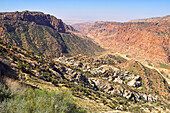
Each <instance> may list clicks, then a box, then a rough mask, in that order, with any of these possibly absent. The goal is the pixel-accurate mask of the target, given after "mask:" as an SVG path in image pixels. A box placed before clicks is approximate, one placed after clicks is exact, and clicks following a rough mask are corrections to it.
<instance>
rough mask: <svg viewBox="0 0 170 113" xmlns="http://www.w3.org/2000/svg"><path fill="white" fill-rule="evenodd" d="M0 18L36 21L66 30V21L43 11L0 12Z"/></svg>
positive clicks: (59, 29)
mask: <svg viewBox="0 0 170 113" xmlns="http://www.w3.org/2000/svg"><path fill="white" fill-rule="evenodd" d="M0 20H13V21H18V20H21V21H28V22H35V23H36V24H38V25H45V26H49V27H52V28H53V29H55V30H56V31H58V32H62V33H64V32H65V27H64V23H63V22H62V20H61V19H57V18H56V17H54V16H51V15H49V14H44V13H42V12H29V11H23V12H14V13H0Z"/></svg>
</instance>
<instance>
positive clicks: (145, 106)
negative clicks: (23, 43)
mask: <svg viewBox="0 0 170 113" xmlns="http://www.w3.org/2000/svg"><path fill="white" fill-rule="evenodd" d="M10 79H13V80H10ZM14 80H15V81H14ZM2 85H3V86H2ZM28 86H29V87H31V89H32V88H33V89H34V90H31V91H29V90H28ZM3 87H6V89H3ZM44 88H46V90H47V91H48V92H49V93H48V92H46V91H44V90H43V89H44ZM38 89H40V90H38ZM63 90H66V91H63ZM9 91H10V92H9ZM51 91H62V92H59V95H58V96H56V97H55V98H59V100H56V99H55V98H54V97H53V96H55V95H56V94H55V93H54V92H52V94H50V92H51ZM68 91H71V94H72V96H74V98H73V99H74V100H72V96H69V95H68V94H67V93H66V92H68ZM0 92H1V93H0V95H1V96H0V102H1V104H0V109H1V111H2V112H6V111H11V110H12V111H17V110H18V111H23V110H26V111H27V110H29V109H30V110H31V111H34V112H35V111H37V110H45V109H46V110H47V111H49V110H53V111H54V109H56V110H58V109H59V108H60V109H61V108H62V107H64V106H62V105H63V104H62V103H65V102H67V104H65V105H66V106H68V107H67V109H68V108H70V107H71V108H72V109H71V110H76V109H79V110H81V109H82V108H83V109H85V110H86V111H87V112H103V111H112V112H113V111H116V112H123V111H126V112H127V111H128V112H154V111H155V112H159V111H160V112H168V111H169V110H168V103H167V102H168V96H169V89H168V84H167V82H166V80H165V79H164V78H163V77H162V76H161V74H160V73H159V72H157V71H156V70H154V69H150V68H147V67H145V66H144V65H142V64H141V63H139V62H137V61H134V60H128V59H124V58H123V57H121V56H119V55H115V54H112V53H111V54H107V55H102V56H100V57H94V58H91V57H87V56H82V55H77V56H73V57H60V58H56V59H48V58H44V57H42V56H39V55H35V54H34V53H32V52H29V51H26V50H25V49H22V48H19V47H18V46H15V45H13V44H11V43H9V42H5V41H4V40H0ZM27 92H28V93H27ZM57 94H58V93H57ZM43 95H45V96H43ZM37 96H38V97H37ZM50 96H52V98H50ZM62 96H64V97H62ZM36 100H37V101H36ZM51 100H53V101H51ZM49 101H50V102H49ZM56 101H57V102H56ZM58 101H59V102H58ZM60 101H61V102H60ZM73 101H74V102H75V103H76V105H74V103H73ZM17 102H20V103H23V104H21V105H22V106H21V105H20V104H18V103H17ZM53 102H55V103H54V104H57V105H58V106H60V107H59V108H58V106H56V107H55V108H54V105H53V104H52V103H53ZM26 103H27V104H26ZM30 103H33V104H30ZM34 104H37V105H36V107H35V106H33V105H34ZM24 105H26V106H24ZM44 105H46V106H48V108H46V107H44ZM72 105H74V106H72ZM4 106H5V107H4ZM7 106H8V107H7ZM37 106H38V107H40V108H42V109H37ZM49 106H50V108H49ZM77 106H81V109H80V108H79V107H77ZM26 111H25V112H26ZM76 112H78V111H76ZM81 113H82V112H81Z"/></svg>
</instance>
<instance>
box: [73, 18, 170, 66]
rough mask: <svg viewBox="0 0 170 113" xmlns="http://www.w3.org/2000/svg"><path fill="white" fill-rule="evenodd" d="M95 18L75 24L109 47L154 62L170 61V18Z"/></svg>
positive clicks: (81, 30)
mask: <svg viewBox="0 0 170 113" xmlns="http://www.w3.org/2000/svg"><path fill="white" fill-rule="evenodd" d="M169 20H170V19H169V16H167V18H166V19H162V21H161V19H159V21H156V22H155V21H151V22H125V23H119V22H95V23H92V24H77V25H73V27H74V28H75V29H77V30H79V31H80V32H81V33H83V34H84V35H86V36H87V37H90V38H92V39H94V41H95V42H97V43H99V44H100V45H101V46H102V47H104V48H106V49H112V50H113V51H114V52H120V53H123V54H127V55H129V56H131V57H135V58H138V59H144V60H149V61H152V62H162V63H168V62H170V46H169V45H170V27H169V26H170V22H169Z"/></svg>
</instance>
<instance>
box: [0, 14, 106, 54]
mask: <svg viewBox="0 0 170 113" xmlns="http://www.w3.org/2000/svg"><path fill="white" fill-rule="evenodd" d="M68 30H72V31H74V29H73V28H72V27H71V26H69V25H66V24H64V23H63V22H62V20H61V19H57V18H56V17H54V16H51V15H49V14H44V13H42V12H29V11H23V12H11V13H0V38H1V39H3V40H5V41H7V42H11V43H13V44H14V45H16V46H19V47H22V48H24V49H27V50H29V51H32V52H35V53H37V54H41V55H43V56H47V57H58V56H62V55H66V56H71V55H76V54H84V55H89V56H91V55H95V53H96V52H101V51H103V49H102V48H101V47H99V46H97V45H96V44H94V43H93V42H92V41H90V40H86V39H82V38H80V37H78V36H76V35H73V34H72V33H69V32H67V31H68Z"/></svg>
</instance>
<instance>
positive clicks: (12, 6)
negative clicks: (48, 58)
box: [0, 0, 170, 24]
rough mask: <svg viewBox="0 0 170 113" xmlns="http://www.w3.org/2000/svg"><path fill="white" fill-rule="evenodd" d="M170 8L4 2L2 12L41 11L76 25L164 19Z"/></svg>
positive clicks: (132, 3)
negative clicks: (154, 18)
mask: <svg viewBox="0 0 170 113" xmlns="http://www.w3.org/2000/svg"><path fill="white" fill-rule="evenodd" d="M169 6H170V1H169V0H62V1H61V0H48V1H46V0H4V1H1V7H0V12H15V11H25V10H28V11H39V12H43V13H45V14H50V15H53V16H55V17H56V18H59V19H62V20H63V21H64V22H65V23H66V24H75V23H84V22H96V21H112V22H128V21H130V20H134V19H144V18H152V17H163V16H166V15H170V7H169Z"/></svg>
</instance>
